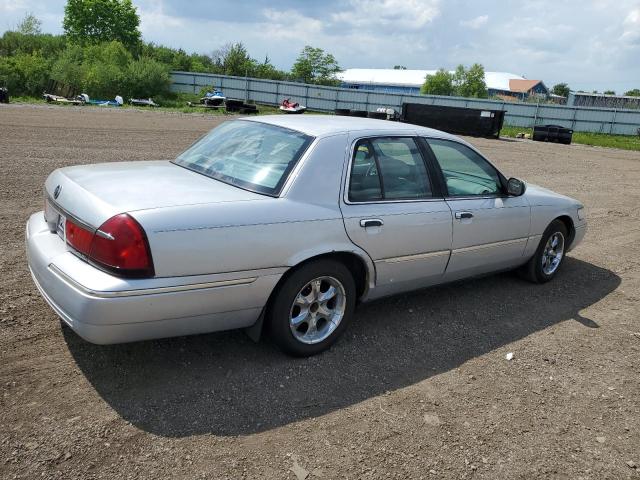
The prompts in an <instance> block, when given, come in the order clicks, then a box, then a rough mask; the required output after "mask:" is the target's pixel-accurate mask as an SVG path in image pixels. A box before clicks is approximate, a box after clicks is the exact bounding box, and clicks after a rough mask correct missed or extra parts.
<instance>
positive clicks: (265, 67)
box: [254, 56, 287, 80]
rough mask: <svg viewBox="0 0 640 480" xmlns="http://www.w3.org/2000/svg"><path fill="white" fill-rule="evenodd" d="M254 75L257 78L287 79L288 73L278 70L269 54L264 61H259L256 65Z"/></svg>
mask: <svg viewBox="0 0 640 480" xmlns="http://www.w3.org/2000/svg"><path fill="white" fill-rule="evenodd" d="M254 75H255V76H256V77H257V78H268V79H271V80H285V79H286V78H287V74H286V73H285V72H283V71H281V70H278V69H277V68H276V67H275V66H273V64H272V63H271V60H270V59H269V56H266V57H265V58H264V62H262V63H259V64H257V65H256V67H255V72H254Z"/></svg>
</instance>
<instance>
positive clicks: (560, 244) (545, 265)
mask: <svg viewBox="0 0 640 480" xmlns="http://www.w3.org/2000/svg"><path fill="white" fill-rule="evenodd" d="M568 240H569V235H568V232H567V227H566V225H565V224H564V223H563V222H562V221H560V220H554V221H553V222H551V223H550V224H549V226H548V227H547V229H546V230H545V231H544V233H543V234H542V238H541V239H540V244H539V245H538V248H537V249H536V253H535V255H534V256H533V257H531V259H530V260H529V261H528V262H527V263H526V264H524V265H523V266H522V267H521V268H520V270H519V271H518V273H519V274H520V276H521V277H522V278H524V279H525V280H528V281H530V282H533V283H546V282H548V281H550V280H551V279H553V277H555V276H556V274H557V273H558V270H560V267H561V266H562V262H563V261H564V257H565V254H566V253H567V247H568V246H569V244H568Z"/></svg>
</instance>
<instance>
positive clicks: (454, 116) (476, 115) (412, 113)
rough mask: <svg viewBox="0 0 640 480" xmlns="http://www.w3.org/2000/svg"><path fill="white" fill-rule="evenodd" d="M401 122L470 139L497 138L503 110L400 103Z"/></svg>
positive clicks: (502, 120) (500, 127) (502, 119)
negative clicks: (469, 137) (465, 136)
mask: <svg viewBox="0 0 640 480" xmlns="http://www.w3.org/2000/svg"><path fill="white" fill-rule="evenodd" d="M400 121H401V122H405V123H413V124H414V125H420V126H423V127H429V128H435V129H436V130H442V131H443V132H449V133H455V134H458V135H469V136H472V137H493V138H499V137H500V129H502V124H503V123H504V110H481V109H475V108H462V107H444V106H440V105H426V104H422V103H403V104H402V114H401V116H400Z"/></svg>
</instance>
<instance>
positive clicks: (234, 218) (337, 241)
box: [132, 134, 373, 278]
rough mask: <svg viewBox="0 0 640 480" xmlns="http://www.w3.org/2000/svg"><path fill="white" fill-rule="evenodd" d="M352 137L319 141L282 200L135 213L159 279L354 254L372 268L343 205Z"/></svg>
mask: <svg viewBox="0 0 640 480" xmlns="http://www.w3.org/2000/svg"><path fill="white" fill-rule="evenodd" d="M346 139H347V135H346V134H343V135H334V136H331V137H324V138H320V139H317V140H316V141H314V143H313V145H312V146H311V147H310V148H311V150H310V152H309V153H308V154H307V155H305V157H304V158H303V159H302V160H301V162H300V164H299V165H297V167H296V168H295V169H294V171H293V172H292V175H291V177H290V179H289V181H288V182H287V184H286V185H285V187H284V189H283V194H282V195H283V196H281V197H280V198H271V197H262V199H260V200H247V201H236V202H226V203H215V204H201V205H188V206H181V207H168V208H161V209H150V210H143V211H137V212H132V215H133V216H134V217H135V218H136V220H138V221H139V222H140V224H141V225H142V226H143V227H144V229H145V231H146V232H147V236H148V239H149V244H150V247H151V252H152V255H153V261H154V267H155V270H156V275H157V276H182V275H200V274H211V273H221V272H240V271H248V270H257V269H263V268H272V267H291V266H294V265H296V264H298V263H300V262H302V261H304V260H306V259H308V258H310V257H313V256H316V255H321V254H324V253H329V252H334V251H341V252H342V251H347V252H354V253H356V254H357V255H359V256H360V257H361V258H363V260H365V262H367V261H368V265H371V269H373V267H372V264H371V263H370V259H368V257H367V255H366V253H364V252H363V251H361V250H360V249H358V247H356V246H355V245H353V244H352V243H351V241H350V240H349V238H348V237H347V235H346V232H345V228H344V222H343V219H342V215H341V213H340V209H339V205H338V201H339V194H340V181H341V178H342V174H343V173H342V172H343V165H344V159H345V147H346ZM211 181H212V182H215V181H216V180H213V179H212V180H211ZM370 278H371V277H370Z"/></svg>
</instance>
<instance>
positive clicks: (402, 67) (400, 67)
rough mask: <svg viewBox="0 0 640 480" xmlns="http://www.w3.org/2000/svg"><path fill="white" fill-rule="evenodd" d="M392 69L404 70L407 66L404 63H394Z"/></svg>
mask: <svg viewBox="0 0 640 480" xmlns="http://www.w3.org/2000/svg"><path fill="white" fill-rule="evenodd" d="M393 69H394V70H406V69H407V67H405V66H404V65H394V66H393Z"/></svg>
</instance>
